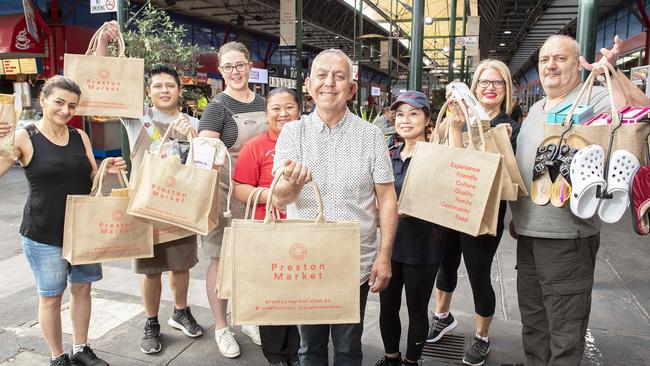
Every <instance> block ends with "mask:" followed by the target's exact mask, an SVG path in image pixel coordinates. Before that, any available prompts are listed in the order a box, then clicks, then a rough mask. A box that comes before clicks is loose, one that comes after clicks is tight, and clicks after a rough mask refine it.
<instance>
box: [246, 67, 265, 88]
mask: <svg viewBox="0 0 650 366" xmlns="http://www.w3.org/2000/svg"><path fill="white" fill-rule="evenodd" d="M248 82H249V83H252V84H268V83H269V71H268V70H267V69H258V68H256V67H253V68H252V69H251V72H250V76H249V78H248Z"/></svg>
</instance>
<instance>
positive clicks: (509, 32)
mask: <svg viewBox="0 0 650 366" xmlns="http://www.w3.org/2000/svg"><path fill="white" fill-rule="evenodd" d="M511 33H512V32H511V31H503V34H511Z"/></svg>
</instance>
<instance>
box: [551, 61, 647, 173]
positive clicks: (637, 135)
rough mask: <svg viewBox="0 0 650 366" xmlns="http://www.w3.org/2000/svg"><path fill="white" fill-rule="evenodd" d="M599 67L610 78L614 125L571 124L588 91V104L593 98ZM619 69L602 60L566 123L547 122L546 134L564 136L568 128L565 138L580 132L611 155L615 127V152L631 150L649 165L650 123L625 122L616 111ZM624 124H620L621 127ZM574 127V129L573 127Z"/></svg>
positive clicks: (577, 99)
mask: <svg viewBox="0 0 650 366" xmlns="http://www.w3.org/2000/svg"><path fill="white" fill-rule="evenodd" d="M599 69H601V70H602V69H604V70H605V77H606V79H607V89H608V92H609V98H610V103H611V110H610V113H611V116H612V123H611V124H610V125H596V126H592V125H570V124H571V123H572V122H571V121H572V118H573V112H574V111H575V109H576V107H577V106H578V105H579V104H581V100H582V99H583V96H585V93H587V92H588V93H587V96H586V103H589V101H590V100H591V89H592V87H593V84H594V81H595V80H596V74H597V71H598V70H599ZM610 72H611V73H612V74H613V75H614V80H611V77H610ZM618 77H619V76H618V74H617V72H616V71H615V70H614V69H613V68H612V67H611V65H609V63H606V62H603V63H600V65H598V66H597V67H596V68H594V70H593V71H592V72H591V74H590V75H589V77H588V78H587V80H586V81H585V82H584V84H583V85H582V88H581V89H580V93H579V94H578V96H577V97H576V99H575V101H574V103H573V107H572V108H571V110H570V111H569V113H568V114H567V116H566V118H565V119H564V122H563V123H562V124H550V123H546V124H545V125H544V137H549V136H561V135H562V134H563V133H564V132H565V131H567V129H568V132H567V133H566V134H565V135H564V137H565V138H566V137H568V136H570V135H578V136H580V137H582V138H584V139H585V140H587V142H588V143H590V144H595V145H599V146H601V147H602V148H603V149H604V150H605V156H609V155H610V154H611V151H609V149H610V138H611V135H612V132H613V131H614V129H616V131H615V135H614V141H613V144H612V151H614V150H621V149H622V150H627V151H629V152H630V153H632V154H633V155H634V156H636V157H637V158H638V159H639V162H640V163H641V164H647V163H650V162H646V154H645V150H644V148H645V137H646V136H647V135H648V133H650V124H648V123H625V124H621V123H620V122H621V120H620V116H619V114H618V112H617V111H616V106H615V105H614V99H613V91H612V81H614V82H618V81H617V80H618ZM619 125H620V126H619ZM569 127H570V129H569Z"/></svg>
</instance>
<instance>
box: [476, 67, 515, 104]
mask: <svg viewBox="0 0 650 366" xmlns="http://www.w3.org/2000/svg"><path fill="white" fill-rule="evenodd" d="M487 69H493V70H496V71H497V72H498V73H499V74H500V75H501V78H503V80H504V81H505V82H506V85H505V88H506V96H505V97H504V98H503V102H501V111H503V112H506V114H508V115H510V114H511V113H512V76H511V75H510V70H509V69H508V66H506V64H504V63H503V62H501V61H499V60H495V59H491V58H488V59H486V60H483V61H481V63H479V64H478V66H476V71H474V77H473V78H472V87H471V88H470V89H471V90H472V93H473V94H474V95H476V88H477V87H478V80H479V78H480V77H481V74H482V73H483V71H485V70H487Z"/></svg>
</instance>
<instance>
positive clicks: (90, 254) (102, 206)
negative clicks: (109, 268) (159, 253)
mask: <svg viewBox="0 0 650 366" xmlns="http://www.w3.org/2000/svg"><path fill="white" fill-rule="evenodd" d="M107 163H108V160H104V161H103V162H102V164H101V165H100V167H99V170H98V171H97V175H96V176H95V184H93V189H92V191H91V193H90V195H68V198H67V201H66V207H65V224H64V229H63V259H65V260H67V261H68V262H70V264H73V265H78V264H88V263H101V262H107V261H113V260H123V259H134V258H151V257H153V228H152V226H151V224H149V223H148V222H146V221H145V220H142V219H139V218H137V217H133V216H130V215H128V214H127V213H126V208H127V206H128V204H129V197H124V196H122V197H115V196H104V195H102V182H103V180H104V171H105V170H106V166H107ZM119 178H120V182H121V184H122V185H123V186H124V187H127V188H128V181H127V179H126V175H125V174H124V172H121V174H120V175H119Z"/></svg>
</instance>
